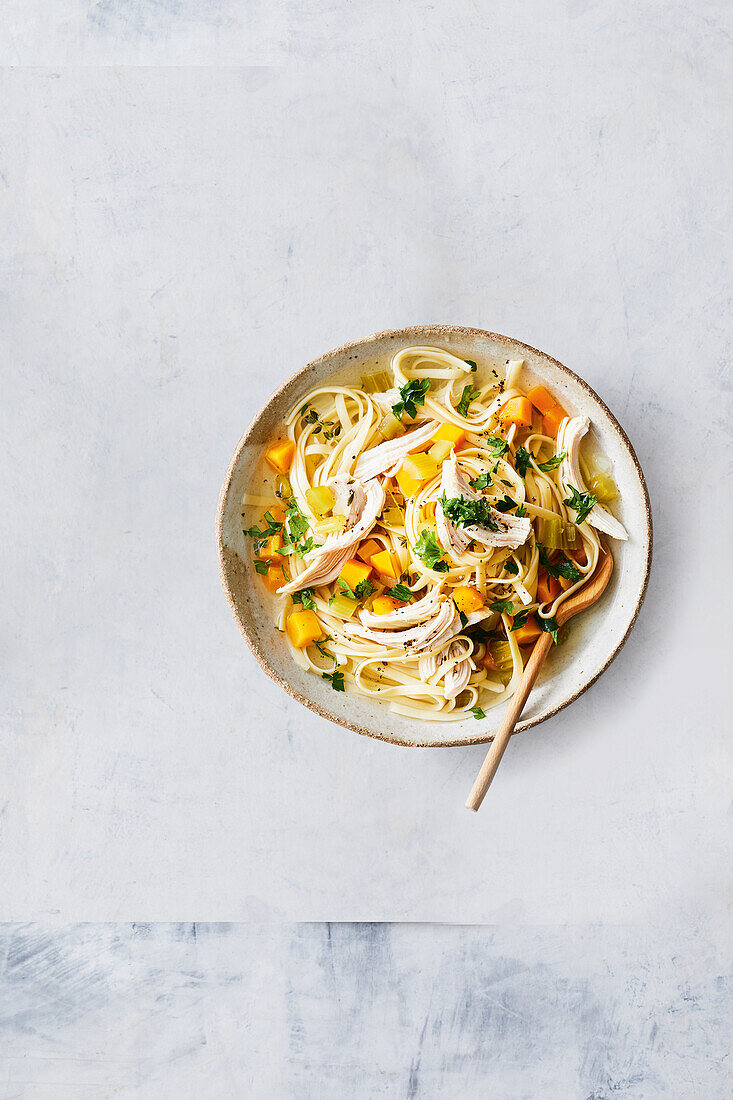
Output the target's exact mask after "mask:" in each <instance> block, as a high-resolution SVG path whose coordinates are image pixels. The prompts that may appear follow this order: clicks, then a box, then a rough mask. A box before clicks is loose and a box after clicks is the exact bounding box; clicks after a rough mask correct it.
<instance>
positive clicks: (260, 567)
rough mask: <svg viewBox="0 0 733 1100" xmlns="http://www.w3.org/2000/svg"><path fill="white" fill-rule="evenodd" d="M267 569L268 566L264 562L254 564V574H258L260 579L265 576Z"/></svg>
mask: <svg viewBox="0 0 733 1100" xmlns="http://www.w3.org/2000/svg"><path fill="white" fill-rule="evenodd" d="M269 568H270V566H269V564H268V562H266V561H256V562H255V573H259V574H260V576H261V577H264V576H265V575H266V573H267V571H268V569H269Z"/></svg>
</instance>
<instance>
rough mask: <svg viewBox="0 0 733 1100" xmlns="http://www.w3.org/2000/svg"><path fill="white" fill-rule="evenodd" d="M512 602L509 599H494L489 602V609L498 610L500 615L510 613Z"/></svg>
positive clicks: (512, 608)
mask: <svg viewBox="0 0 733 1100" xmlns="http://www.w3.org/2000/svg"><path fill="white" fill-rule="evenodd" d="M513 610H514V604H513V603H512V601H511V600H494V602H493V603H492V604H489V611H498V612H499V614H500V615H511V613H512V611H513Z"/></svg>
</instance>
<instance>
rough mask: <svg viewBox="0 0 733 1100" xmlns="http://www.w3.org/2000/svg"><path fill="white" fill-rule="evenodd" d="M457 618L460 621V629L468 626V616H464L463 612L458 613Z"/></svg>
mask: <svg viewBox="0 0 733 1100" xmlns="http://www.w3.org/2000/svg"><path fill="white" fill-rule="evenodd" d="M458 617H459V619H460V620H461V626H462V627H466V626H468V615H466V613H465V611H459V612H458Z"/></svg>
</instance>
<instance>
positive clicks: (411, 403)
mask: <svg viewBox="0 0 733 1100" xmlns="http://www.w3.org/2000/svg"><path fill="white" fill-rule="evenodd" d="M429 389H430V379H429V378H411V379H410V381H409V382H405V384H404V386H400V400H399V401H397V402H396V403H395V404H394V405H393V406H392V412H393V414H394V416H396V417H397V419H398V420H401V419H402V414H403V413H407V415H408V416H417V408H416V406H417V405H424V404H425V394H426V393H427V392H428V390H429Z"/></svg>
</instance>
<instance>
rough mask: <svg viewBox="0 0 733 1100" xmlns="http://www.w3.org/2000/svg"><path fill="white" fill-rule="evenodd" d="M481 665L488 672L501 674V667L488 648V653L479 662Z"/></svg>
mask: <svg viewBox="0 0 733 1100" xmlns="http://www.w3.org/2000/svg"><path fill="white" fill-rule="evenodd" d="M479 664H480V665H483V666H484V668H485V669H486V671H487V672H500V671H501V670H500V668H499V666H498V665H497V663H496V661H495V660H494V658H493V657H492V655H491V650H490V649H489V648H488V646H487V648H486V652H485V653H484V655H483V657H482V658H481V660H480V661H479Z"/></svg>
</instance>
